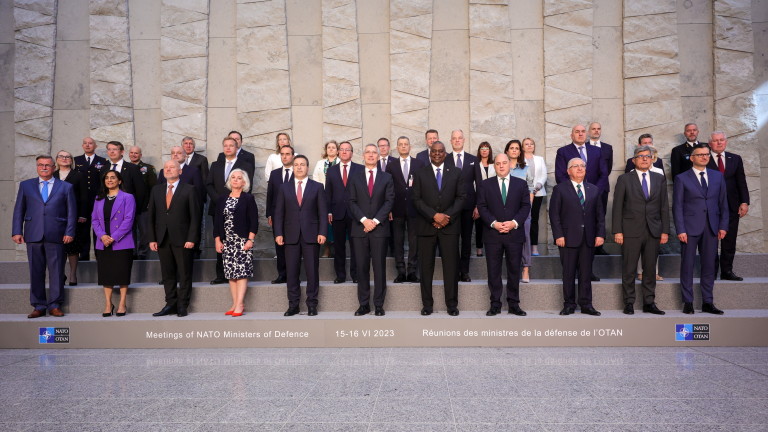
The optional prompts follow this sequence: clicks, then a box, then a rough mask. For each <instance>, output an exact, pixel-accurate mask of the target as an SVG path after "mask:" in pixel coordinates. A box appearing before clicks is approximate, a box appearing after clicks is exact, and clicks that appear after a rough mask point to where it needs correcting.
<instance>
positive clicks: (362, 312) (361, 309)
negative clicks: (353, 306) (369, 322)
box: [355, 305, 371, 316]
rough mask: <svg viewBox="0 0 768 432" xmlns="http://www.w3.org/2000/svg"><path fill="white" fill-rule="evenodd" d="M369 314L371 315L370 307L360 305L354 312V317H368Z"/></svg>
mask: <svg viewBox="0 0 768 432" xmlns="http://www.w3.org/2000/svg"><path fill="white" fill-rule="evenodd" d="M369 313H371V307H370V306H368V305H361V306H360V307H359V308H357V310H356V311H355V316H361V315H368V314H369Z"/></svg>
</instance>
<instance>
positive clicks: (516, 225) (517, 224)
mask: <svg viewBox="0 0 768 432" xmlns="http://www.w3.org/2000/svg"><path fill="white" fill-rule="evenodd" d="M512 222H514V223H515V227H514V228H512V229H518V228H520V224H519V223H517V221H516V220H514V219H512Z"/></svg>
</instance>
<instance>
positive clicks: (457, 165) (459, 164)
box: [456, 153, 464, 169]
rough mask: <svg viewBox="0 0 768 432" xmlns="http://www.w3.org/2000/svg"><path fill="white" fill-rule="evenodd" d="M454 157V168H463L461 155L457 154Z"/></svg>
mask: <svg viewBox="0 0 768 432" xmlns="http://www.w3.org/2000/svg"><path fill="white" fill-rule="evenodd" d="M456 157H457V158H458V159H457V161H456V168H458V169H462V168H464V164H463V163H462V162H461V153H459V154H457V155H456Z"/></svg>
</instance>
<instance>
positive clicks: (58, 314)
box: [48, 306, 722, 317]
mask: <svg viewBox="0 0 768 432" xmlns="http://www.w3.org/2000/svg"><path fill="white" fill-rule="evenodd" d="M713 307H714V306H713ZM721 313H722V312H721ZM48 315H50V316H54V317H63V316H64V312H62V311H61V309H59V308H53V309H51V310H49V311H48Z"/></svg>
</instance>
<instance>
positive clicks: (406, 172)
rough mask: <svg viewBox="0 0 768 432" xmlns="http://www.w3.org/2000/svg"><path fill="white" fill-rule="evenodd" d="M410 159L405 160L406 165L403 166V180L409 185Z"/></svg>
mask: <svg viewBox="0 0 768 432" xmlns="http://www.w3.org/2000/svg"><path fill="white" fill-rule="evenodd" d="M408 171H409V169H408V158H406V159H405V163H404V164H403V180H405V183H406V184H407V183H408V174H409V173H408Z"/></svg>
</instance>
